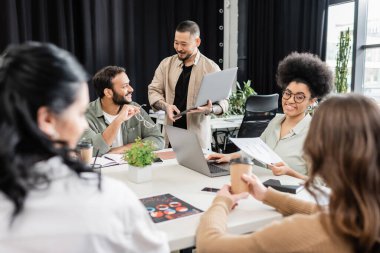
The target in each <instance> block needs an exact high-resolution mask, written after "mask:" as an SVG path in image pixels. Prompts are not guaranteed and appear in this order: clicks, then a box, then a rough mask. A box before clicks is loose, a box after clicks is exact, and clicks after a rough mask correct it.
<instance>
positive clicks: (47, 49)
mask: <svg viewBox="0 0 380 253" xmlns="http://www.w3.org/2000/svg"><path fill="white" fill-rule="evenodd" d="M86 80H87V74H86V73H85V71H84V69H83V67H82V66H81V65H80V64H79V63H78V62H77V61H76V60H75V58H74V57H73V56H71V55H70V54H69V53H68V52H66V51H65V50H62V49H59V48H58V47H56V46H54V45H52V44H42V43H37V42H33V43H25V44H22V45H18V46H11V47H9V48H8V49H7V50H6V51H5V53H4V54H3V55H2V57H1V59H0V112H1V118H0V163H1V166H0V178H1V179H0V206H1V208H0V217H1V219H0V252H13V253H15V252H16V253H21V252H39V253H51V252H55V253H60V252H62V253H64V252H71V253H82V252H83V253H84V252H99V253H101V252H102V253H103V252H136V253H137V252H169V247H168V244H167V242H166V238H165V236H164V235H163V234H162V233H161V232H159V231H157V229H156V228H155V226H154V225H153V223H152V221H151V220H150V218H149V217H148V214H147V213H146V210H145V208H144V207H143V206H142V204H141V202H140V201H139V200H138V199H137V197H136V196H135V194H134V193H133V192H132V191H131V190H129V189H128V188H127V187H126V186H125V185H124V184H122V183H120V182H118V181H115V180H112V179H108V178H100V176H99V174H97V173H95V172H93V171H90V170H88V169H86V167H85V165H84V164H82V163H80V162H78V161H77V160H76V159H75V158H74V156H73V152H74V149H75V146H76V143H77V141H78V139H79V138H80V136H81V135H82V133H83V131H84V129H86V128H87V127H88V125H87V122H86V118H85V112H86V109H87V105H88V101H89V97H88V87H87V83H86Z"/></svg>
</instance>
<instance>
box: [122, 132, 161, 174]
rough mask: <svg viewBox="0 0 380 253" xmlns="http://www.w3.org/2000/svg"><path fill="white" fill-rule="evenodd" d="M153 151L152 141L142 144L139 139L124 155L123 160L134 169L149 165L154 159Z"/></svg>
mask: <svg viewBox="0 0 380 253" xmlns="http://www.w3.org/2000/svg"><path fill="white" fill-rule="evenodd" d="M154 150H155V146H154V143H153V142H152V141H145V142H143V141H142V140H141V138H140V137H139V138H137V139H136V140H135V143H133V144H132V146H131V148H130V149H129V150H127V151H126V152H125V153H124V160H125V161H127V162H128V164H130V165H133V166H136V167H144V166H147V165H151V164H152V163H153V161H154V159H155V158H156V155H155V154H154V153H153V151H154Z"/></svg>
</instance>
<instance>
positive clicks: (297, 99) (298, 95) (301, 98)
mask: <svg viewBox="0 0 380 253" xmlns="http://www.w3.org/2000/svg"><path fill="white" fill-rule="evenodd" d="M292 96H294V102H296V103H297V104H300V103H302V102H303V101H305V98H306V96H305V94H303V93H301V92H298V93H292V92H291V91H290V90H284V91H283V92H282V98H283V99H285V100H289V99H290V98H291V97H292Z"/></svg>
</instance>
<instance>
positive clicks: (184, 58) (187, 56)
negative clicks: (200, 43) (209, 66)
mask: <svg viewBox="0 0 380 253" xmlns="http://www.w3.org/2000/svg"><path fill="white" fill-rule="evenodd" d="M177 54H178V58H179V59H180V60H181V61H186V60H187V59H189V58H190V57H191V56H192V55H193V54H186V55H185V57H183V58H181V57H180V56H179V54H180V53H179V52H177Z"/></svg>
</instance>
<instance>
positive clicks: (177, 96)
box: [148, 20, 228, 148]
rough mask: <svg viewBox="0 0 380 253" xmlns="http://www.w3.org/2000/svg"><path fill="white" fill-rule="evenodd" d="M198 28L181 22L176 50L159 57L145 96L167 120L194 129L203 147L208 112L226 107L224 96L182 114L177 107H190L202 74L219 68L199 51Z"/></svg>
mask: <svg viewBox="0 0 380 253" xmlns="http://www.w3.org/2000/svg"><path fill="white" fill-rule="evenodd" d="M200 44H201V39H200V30H199V26H198V25H197V23H195V22H193V21H190V20H187V21H183V22H181V23H180V24H179V25H178V26H177V28H176V31H175V37H174V49H175V50H176V52H177V54H175V55H173V56H170V57H167V58H165V59H164V60H162V61H161V63H160V65H159V66H158V68H157V69H156V72H155V74H154V77H153V80H152V82H151V84H150V85H149V87H148V98H149V103H150V104H151V106H152V107H153V108H154V109H156V110H164V111H165V112H166V124H169V125H173V126H176V127H180V128H184V129H188V130H190V131H192V132H194V133H195V134H196V135H197V137H198V140H199V142H200V144H201V146H202V148H210V147H211V129H210V117H209V115H210V114H211V113H213V114H216V115H219V114H222V113H223V112H225V111H227V109H228V102H227V101H226V100H222V101H218V102H216V103H214V104H213V103H212V101H208V104H207V105H205V106H202V107H198V108H197V109H196V110H191V111H189V112H188V113H187V114H186V115H184V116H183V117H181V118H179V117H178V118H177V117H176V115H177V114H179V113H180V111H184V110H186V109H188V108H193V107H194V104H195V102H196V99H197V96H198V92H199V89H200V85H201V81H202V78H203V76H204V75H205V74H208V73H212V72H216V71H220V68H219V66H218V65H217V64H216V63H215V62H213V61H212V60H210V59H208V58H207V57H206V56H204V55H203V54H201V52H200V51H199V50H198V47H199V45H200Z"/></svg>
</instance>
